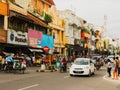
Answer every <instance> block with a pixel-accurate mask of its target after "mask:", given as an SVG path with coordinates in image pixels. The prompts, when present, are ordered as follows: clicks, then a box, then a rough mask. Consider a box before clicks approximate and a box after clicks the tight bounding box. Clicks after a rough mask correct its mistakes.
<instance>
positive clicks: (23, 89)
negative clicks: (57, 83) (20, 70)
mask: <svg viewBox="0 0 120 90" xmlns="http://www.w3.org/2000/svg"><path fill="white" fill-rule="evenodd" d="M38 85H39V84H34V85H31V86H27V87H24V88H20V89H18V90H25V89H29V88H32V87H36V86H38Z"/></svg>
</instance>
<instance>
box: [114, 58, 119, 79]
mask: <svg viewBox="0 0 120 90" xmlns="http://www.w3.org/2000/svg"><path fill="white" fill-rule="evenodd" d="M118 60H119V58H118V57H116V60H115V80H118V65H119V63H118Z"/></svg>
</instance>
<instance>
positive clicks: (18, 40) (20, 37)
mask: <svg viewBox="0 0 120 90" xmlns="http://www.w3.org/2000/svg"><path fill="white" fill-rule="evenodd" d="M7 43H10V44H18V45H28V35H27V33H26V32H21V31H15V30H11V29H9V30H8V33H7Z"/></svg>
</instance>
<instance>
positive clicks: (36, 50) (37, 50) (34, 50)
mask: <svg viewBox="0 0 120 90" xmlns="http://www.w3.org/2000/svg"><path fill="white" fill-rule="evenodd" d="M29 50H30V51H31V52H43V50H42V49H31V48H30V49H29Z"/></svg>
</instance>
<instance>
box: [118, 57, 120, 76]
mask: <svg viewBox="0 0 120 90" xmlns="http://www.w3.org/2000/svg"><path fill="white" fill-rule="evenodd" d="M119 74H120V59H119V60H118V76H119Z"/></svg>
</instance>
